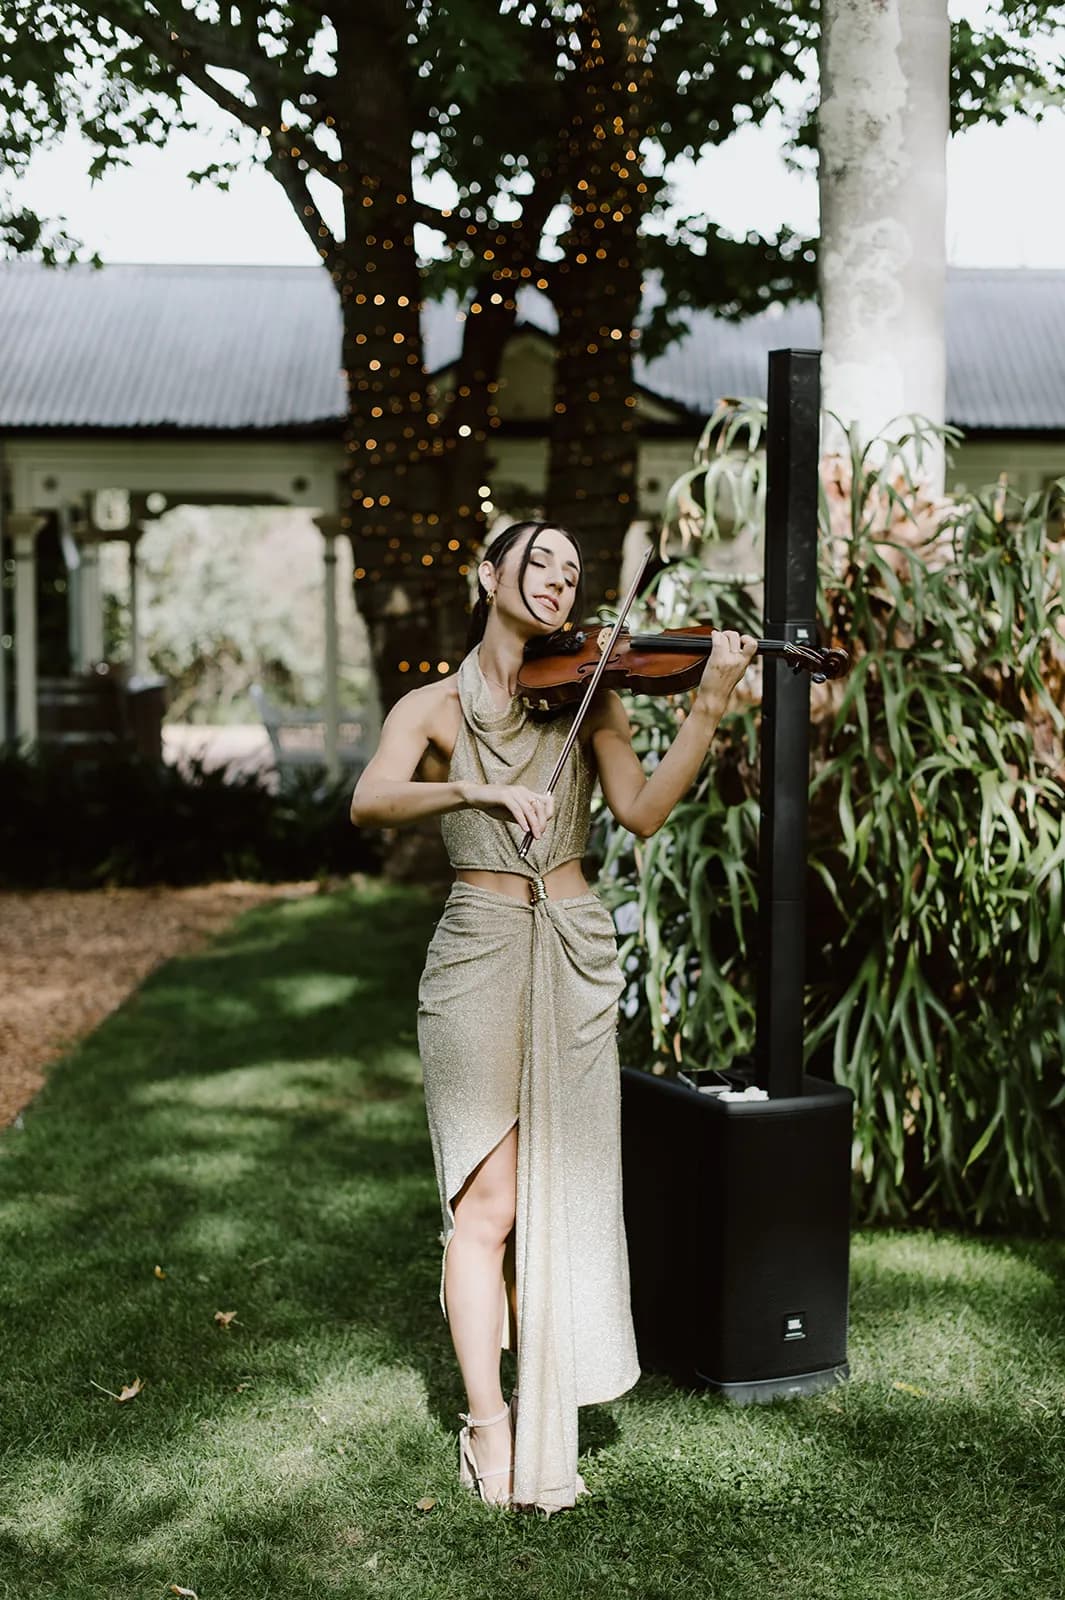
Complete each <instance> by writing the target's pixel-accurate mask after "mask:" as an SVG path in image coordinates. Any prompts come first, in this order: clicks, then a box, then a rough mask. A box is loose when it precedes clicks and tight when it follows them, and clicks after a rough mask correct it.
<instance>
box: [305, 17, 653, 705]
mask: <svg viewBox="0 0 1065 1600" xmlns="http://www.w3.org/2000/svg"><path fill="white" fill-rule="evenodd" d="M603 9H604V7H603V6H600V5H597V4H595V3H594V0H589V3H588V4H587V5H585V7H584V8H583V11H582V14H581V18H580V22H579V24H577V25H576V27H575V33H576V36H577V37H578V39H579V40H580V50H579V53H578V57H577V66H578V70H579V74H580V78H581V80H582V89H583V97H582V99H581V100H580V101H579V102H578V104H579V106H580V109H579V110H578V111H577V112H576V113H575V114H573V115H572V116H571V117H570V119H569V121H568V124H567V126H566V127H565V128H564V129H563V130H561V133H560V155H561V158H562V159H563V160H564V161H565V162H566V163H567V164H568V173H569V184H568V189H569V192H568V199H569V205H570V214H571V226H570V230H569V234H568V235H567V240H568V248H567V250H566V254H565V256H564V258H563V259H562V260H561V261H560V262H558V263H556V264H553V265H552V266H551V267H549V268H547V269H546V270H545V269H544V267H543V265H542V264H541V263H540V262H539V261H537V260H535V259H533V258H534V257H535V251H536V249H538V241H535V242H533V245H532V248H530V241H529V240H527V239H522V238H521V237H520V225H519V226H518V227H517V228H516V227H515V226H514V225H507V226H502V225H500V224H499V223H498V221H496V220H495V219H493V218H492V217H491V215H490V214H489V212H488V210H487V208H486V207H485V206H484V205H482V204H480V203H479V202H478V201H477V200H476V199H475V197H474V196H473V194H472V193H471V194H468V195H467V196H466V197H465V198H464V199H463V200H462V201H461V202H460V204H459V205H458V206H456V207H455V208H454V210H453V211H452V210H447V209H445V210H444V211H443V212H442V213H441V218H442V220H443V221H444V222H445V223H446V224H448V226H449V228H450V233H449V238H450V240H451V242H452V245H453V248H458V249H461V250H462V251H463V252H464V253H465V256H466V259H467V261H468V262H469V263H470V264H472V265H474V266H475V267H476V268H477V269H478V270H479V272H480V285H481V286H480V289H479V291H478V292H477V293H476V294H475V296H474V298H473V300H472V301H471V302H470V303H469V304H468V305H467V306H466V308H465V310H464V311H462V312H460V313H459V317H460V321H462V322H466V321H468V320H469V319H472V318H477V317H481V316H483V315H484V314H485V313H486V312H488V313H489V314H491V313H492V312H493V311H495V310H499V311H502V312H508V313H514V312H515V311H516V296H517V293H518V290H519V288H520V287H521V286H522V285H523V284H528V285H531V286H535V287H536V288H537V289H539V290H541V291H544V292H548V293H550V294H553V297H554V298H555V300H556V304H557V305H558V306H559V311H560V336H559V341H558V346H557V356H556V360H557V373H556V387H555V396H554V401H553V406H554V410H553V417H554V421H553V424H552V435H553V442H552V448H553V449H555V450H558V449H562V450H563V452H564V457H565V466H566V467H567V468H568V469H570V471H571V472H574V473H580V472H582V471H587V469H588V468H589V467H593V466H597V465H598V466H599V467H600V468H603V467H606V468H607V469H608V470H609V471H610V472H611V473H612V474H613V476H614V477H617V478H618V479H619V482H618V483H617V484H616V485H615V486H614V487H613V489H612V490H611V498H612V499H613V501H614V503H615V504H616V505H618V506H631V504H632V502H633V498H634V488H633V484H632V482H631V473H632V471H633V460H634V458H633V452H632V451H631V450H626V451H624V452H623V454H624V459H622V460H620V461H617V460H614V459H612V457H611V454H610V452H609V450H607V449H605V448H604V447H603V445H602V444H599V446H598V451H596V450H592V449H590V448H589V444H590V441H592V440H593V438H594V436H595V435H596V434H597V433H599V434H600V435H603V433H604V431H605V430H604V429H603V427H602V424H601V423H600V422H599V421H598V420H597V418H596V417H595V416H593V415H592V414H591V413H592V411H593V410H594V409H595V408H596V407H599V406H605V407H608V408H610V407H616V406H617V405H618V404H619V403H620V404H621V405H623V407H624V409H625V412H626V415H624V417H623V418H622V419H621V420H620V422H619V424H618V431H619V432H620V433H622V434H624V435H625V436H628V435H631V434H632V433H633V430H634V429H635V409H636V405H637V400H636V396H635V394H634V393H633V392H632V348H633V346H634V344H635V338H636V336H635V334H634V333H632V332H630V331H628V329H631V317H630V318H628V319H624V320H623V319H622V318H620V317H617V318H613V319H611V317H610V315H609V309H607V310H606V312H605V313H604V311H603V304H604V301H608V300H609V299H610V297H611V296H613V295H614V294H615V293H616V292H617V286H616V285H615V283H614V282H612V281H609V279H608V281H606V282H605V283H604V282H602V278H603V274H604V272H607V273H615V274H621V275H623V276H625V275H627V276H631V275H632V273H633V272H634V271H635V274H636V280H637V295H638V277H639V267H638V263H637V262H636V260H635V250H634V249H632V250H631V251H629V253H625V252H624V251H623V252H622V253H621V254H620V255H619V254H615V255H614V256H613V259H612V258H611V250H610V249H609V248H608V245H609V244H611V243H612V241H613V239H614V238H615V237H616V230H617V228H618V227H619V226H621V228H622V230H623V231H622V238H623V240H624V241H626V242H627V241H628V240H629V239H630V238H631V237H633V236H634V233H635V228H636V226H637V225H638V219H639V215H640V211H641V201H642V196H644V195H646V193H647V185H646V183H645V182H644V180H643V175H642V172H641V170H640V164H639V155H638V149H639V141H640V139H641V138H642V130H641V128H640V119H641V114H642V112H643V110H644V107H645V103H646V100H647V93H646V91H647V85H648V83H649V81H650V66H649V63H648V59H647V41H646V39H644V38H641V37H640V36H639V35H638V34H637V33H635V32H633V31H631V28H630V26H629V24H628V23H627V22H625V21H624V20H619V21H618V22H617V23H616V29H617V37H616V39H613V40H610V46H611V47H610V48H606V47H605V46H604V38H605V31H604V29H603V28H601V27H600V22H599V17H600V13H601V11H602V10H603ZM611 9H615V8H614V7H613V6H612V7H611ZM324 120H325V122H326V124H327V125H329V126H332V125H333V118H332V117H326V118H325V119H324ZM282 132H283V133H287V132H288V130H287V128H285V127H284V125H282ZM286 153H287V154H288V156H289V157H290V158H291V159H292V160H293V161H295V162H297V163H298V164H299V165H300V166H302V165H303V161H302V159H301V158H302V157H303V155H304V152H303V151H302V150H301V147H300V146H299V145H298V144H291V145H289V146H288V149H287V152H286ZM336 170H337V171H338V172H340V173H341V174H344V173H346V172H347V167H346V164H345V163H344V162H339V163H337V164H336ZM578 173H579V175H578ZM412 178H413V175H412V170H411V165H410V155H409V152H407V155H406V160H405V164H404V167H403V170H402V171H401V172H399V173H398V181H396V182H394V183H387V182H385V181H384V180H383V179H382V178H381V177H379V176H376V175H373V174H369V173H364V174H362V176H361V177H360V178H359V179H358V181H357V182H353V181H351V180H350V179H348V180H347V181H346V182H344V196H345V228H346V237H347V240H348V242H349V247H350V244H351V243H352V242H354V241H356V240H357V241H358V248H357V252H354V253H355V254H357V258H358V259H357V265H356V264H353V263H352V254H353V252H351V251H350V248H349V249H338V248H337V247H336V245H335V244H333V243H331V236H330V234H329V230H328V229H327V228H325V227H324V226H322V227H320V228H319V229H318V232H319V235H320V237H321V239H322V243H321V245H320V254H321V257H322V259H323V261H325V262H326V263H327V265H329V266H330V269H331V275H332V278H333V282H334V284H335V285H336V288H337V292H338V295H339V298H340V302H341V306H342V311H343V325H344V334H343V357H342V359H343V373H344V377H345V379H346V381H347V385H348V394H349V407H348V425H347V429H346V432H345V437H344V447H345V452H346V455H347V458H348V461H349V472H348V482H349V493H350V498H349V504H348V506H347V508H346V509H345V511H344V512H343V513H342V515H341V518H340V525H341V528H342V529H343V530H344V531H345V532H347V533H348V534H349V535H354V537H355V539H356V562H357V564H356V566H355V569H354V579H355V581H356V582H357V583H360V584H361V585H362V586H363V595H364V599H363V601H362V602H361V603H360V609H361V610H362V611H363V613H364V615H365V616H366V618H367V621H368V623H370V624H371V625H372V624H374V623H375V622H378V621H379V620H380V619H381V618H382V617H383V616H384V615H386V614H387V615H388V616H389V622H390V627H391V634H390V637H391V640H392V642H393V645H394V647H398V648H399V649H400V650H401V651H402V648H403V644H404V642H407V643H408V648H407V649H406V651H405V652H403V653H401V654H399V655H398V656H397V657H396V658H395V670H396V671H397V672H398V673H400V674H405V675H409V674H412V673H417V674H419V675H424V676H428V675H430V674H433V673H435V674H439V675H445V674H447V673H448V672H450V671H451V670H452V666H451V662H450V660H449V659H446V658H441V659H437V660H435V661H434V660H432V659H431V658H429V657H426V656H425V655H424V654H420V653H419V655H420V658H419V659H416V658H415V652H413V651H411V650H410V648H409V644H413V643H414V641H415V639H416V638H417V639H419V640H420V641H421V642H422V643H423V647H424V641H425V639H426V638H427V637H431V634H430V633H429V632H428V629H429V628H430V627H431V626H432V623H433V620H434V619H433V606H432V601H433V597H434V596H435V595H436V594H437V593H438V592H440V586H441V582H442V580H443V578H444V575H445V573H449V572H455V575H456V576H457V577H458V578H459V579H461V580H466V581H467V582H468V578H469V574H470V572H471V570H472V567H473V565H474V564H475V561H476V558H477V555H478V553H479V551H480V550H481V548H482V547H483V543H484V534H485V529H486V525H487V519H488V517H489V516H490V515H491V513H492V511H493V510H494V503H493V501H492V494H491V485H490V482H489V481H488V479H487V476H483V478H482V481H481V482H480V484H479V487H478V489H477V493H476V495H475V496H474V495H472V494H471V495H469V496H468V498H467V501H466V503H463V504H459V505H457V506H454V507H451V508H449V510H450V513H451V514H453V515H454V516H455V517H456V518H457V519H458V523H459V524H462V523H464V522H465V523H468V524H469V526H468V528H466V529H461V528H460V529H458V530H456V531H459V532H461V533H462V534H463V536H462V537H455V536H452V537H445V534H446V531H447V520H448V519H447V518H446V517H444V516H442V515H441V514H440V512H438V511H430V510H428V509H424V507H425V502H426V501H427V500H431V499H432V490H433V488H435V487H437V486H438V485H439V483H440V481H441V479H440V469H441V468H442V467H443V466H444V464H445V463H446V461H447V460H448V459H449V457H450V454H451V453H452V452H455V451H458V450H461V449H464V448H466V447H467V446H470V447H472V448H474V449H475V450H476V451H477V452H478V455H477V457H476V458H475V459H476V460H477V461H478V462H479V463H480V465H481V466H482V468H483V467H485V466H487V462H486V461H485V459H484V458H485V446H486V445H487V443H488V441H489V440H490V438H491V437H492V435H493V434H494V433H495V431H496V430H498V429H499V428H500V426H501V424H502V417H501V415H500V410H499V391H500V382H499V381H498V375H497V376H495V377H491V378H490V377H488V374H487V372H478V373H477V374H476V378H477V380H480V383H479V386H478V387H477V389H476V392H475V391H474V389H472V388H471V385H470V384H468V383H464V384H459V385H458V386H457V387H456V388H455V390H454V392H453V394H452V395H451V396H446V395H443V394H438V393H436V392H435V390H434V388H433V386H432V385H431V382H430V380H429V377H428V374H427V373H426V371H425V368H424V363H423V359H422V343H421V327H420V319H421V316H422V311H423V300H422V298H421V293H420V288H421V284H420V275H419V272H418V267H417V261H416V257H415V253H414V236H413V226H414V224H413V220H412V219H413V216H414V212H415V209H416V208H415V207H414V205H413V202H412V200H411V192H412V187H413V182H412ZM312 212H313V207H311V206H307V207H306V208H305V215H307V216H308V217H310V216H311V214H312ZM608 227H609V228H610V232H608ZM571 273H572V274H574V277H573V279H572V280H571V283H570V285H567V284H566V282H565V279H566V276H567V274H571ZM548 274H550V276H548ZM378 278H379V280H380V287H377V284H376V282H375V280H376V279H378ZM574 290H575V291H576V292H574ZM585 301H587V302H588V304H587V305H586V304H585V303H584V302H585ZM593 303H594V305H595V307H596V309H595V310H594V311H593V310H592V304H593ZM590 317H591V319H592V321H589V318H590ZM596 318H598V320H595V319H596ZM626 321H627V327H626ZM563 325H564V327H565V328H566V329H575V330H576V337H575V338H570V339H569V340H568V341H567V338H566V334H565V332H564V331H563ZM578 340H579V344H578ZM589 363H591V368H592V370H590V371H582V370H581V367H582V365H583V366H585V367H587V366H588V364H589ZM619 386H620V387H621V388H623V389H624V391H625V392H624V393H620V394H619V392H618V391H619ZM458 402H464V405H463V406H459V404H458ZM452 408H453V409H454V411H455V412H456V413H457V414H462V412H463V411H465V413H466V420H463V421H461V422H458V423H456V424H455V425H454V426H449V412H450V411H451V409H452ZM571 418H572V420H573V424H574V425H573V427H568V426H567V421H568V420H569V419H571ZM615 455H616V452H615ZM615 466H617V467H618V468H619V472H618V473H616V474H615V473H614V467H615ZM475 479H476V474H474V477H473V478H471V481H475ZM621 479H627V480H628V481H626V482H621V481H620V480H621ZM403 480H406V482H404V481H403ZM412 480H413V481H412ZM415 483H416V484H417V486H416V487H415V486H414V485H415ZM597 493H600V491H591V492H589V490H588V489H587V488H586V487H584V486H582V485H580V484H578V485H577V486H576V488H575V493H574V498H575V500H577V501H582V502H585V503H586V504H594V503H595V496H596V494H597ZM412 502H413V505H415V506H418V507H419V509H413V508H412ZM578 531H580V529H579V527H578ZM598 554H599V558H600V560H603V561H606V560H608V559H609V558H610V557H611V555H614V554H616V552H613V551H611V550H610V548H609V546H608V545H604V544H602V543H601V542H600V545H599V550H598ZM390 575H394V577H395V578H396V579H402V584H403V588H404V591H405V595H406V600H405V604H404V608H403V614H402V615H396V613H395V611H391V612H389V611H388V606H389V603H390V602H389V596H390V594H391V592H392V588H393V586H392V585H390V584H389V583H388V581H387V580H388V579H389V577H390ZM615 595H616V591H615V590H612V589H607V590H606V597H607V598H608V599H611V598H614V597H615ZM439 609H440V610H444V609H446V608H439ZM437 620H438V621H439V617H438V618H437ZM405 636H406V637H405Z"/></svg>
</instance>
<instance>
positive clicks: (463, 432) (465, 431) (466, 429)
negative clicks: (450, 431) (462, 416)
mask: <svg viewBox="0 0 1065 1600" xmlns="http://www.w3.org/2000/svg"><path fill="white" fill-rule="evenodd" d="M472 432H473V429H472V428H471V427H470V426H469V424H468V423H466V422H464V423H463V424H462V427H461V428H460V429H459V438H460V439H468V438H469V436H470V434H471V433H472Z"/></svg>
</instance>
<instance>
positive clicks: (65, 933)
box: [0, 882, 319, 1127]
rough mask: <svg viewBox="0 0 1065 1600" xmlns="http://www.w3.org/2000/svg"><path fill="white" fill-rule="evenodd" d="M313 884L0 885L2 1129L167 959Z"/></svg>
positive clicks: (306, 890)
mask: <svg viewBox="0 0 1065 1600" xmlns="http://www.w3.org/2000/svg"><path fill="white" fill-rule="evenodd" d="M318 890H319V885H318V884H317V883H315V882H311V883H239V882H237V883H211V884H201V885H197V886H195V887H192V888H187V889H171V888H164V887H155V888H150V889H96V890H91V891H88V892H82V893H74V892H69V891H67V890H64V889H41V890H31V891H26V892H14V891H4V892H0V995H2V996H3V1003H2V1005H0V1127H4V1126H6V1125H7V1124H8V1123H10V1122H13V1121H14V1119H15V1117H16V1116H17V1115H18V1113H19V1111H20V1110H21V1109H22V1107H23V1106H24V1105H25V1104H26V1103H27V1101H29V1100H30V1099H32V1097H33V1096H34V1095H35V1094H36V1093H37V1090H38V1089H39V1088H40V1086H41V1084H42V1083H43V1082H44V1078H45V1069H46V1067H47V1065H48V1063H49V1062H50V1061H52V1060H54V1059H55V1058H56V1057H57V1056H60V1055H63V1054H64V1053H65V1052H66V1051H67V1050H69V1049H70V1048H71V1046H72V1045H74V1044H76V1043H77V1041H78V1040H79V1039H80V1038H81V1037H82V1036H83V1035H84V1034H86V1033H90V1032H91V1031H92V1029H93V1028H95V1027H96V1026H97V1025H98V1024H99V1023H100V1022H102V1021H103V1019H104V1017H106V1016H107V1014H108V1013H109V1012H111V1011H113V1010H114V1009H115V1007H116V1006H118V1005H120V1004H121V1002H122V1001H123V1000H124V999H125V998H126V996H127V995H128V994H129V993H130V991H131V990H133V989H135V988H136V987H137V985H138V984H139V983H142V982H143V981H144V979H145V978H146V977H147V976H148V974H149V972H151V971H152V969H153V968H154V967H157V966H159V965H160V963H161V962H163V961H168V960H169V959H170V957H171V956H176V955H186V954H188V953H190V952H192V951H195V950H198V949H200V948H202V946H203V945H204V944H206V943H207V941H208V940H209V939H210V938H211V937H212V935H214V934H216V933H218V932H220V931H221V929H223V928H224V927H226V925H227V924H228V923H230V922H232V921H233V919H234V917H236V916H238V915H239V914H240V913H241V912H242V911H247V910H248V909H249V908H250V907H252V906H257V905H262V904H263V902H264V901H268V900H291V899H299V898H302V897H303V896H304V895H309V894H314V893H316V892H318Z"/></svg>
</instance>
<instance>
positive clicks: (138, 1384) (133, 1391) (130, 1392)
mask: <svg viewBox="0 0 1065 1600" xmlns="http://www.w3.org/2000/svg"><path fill="white" fill-rule="evenodd" d="M89 1382H90V1383H91V1384H92V1386H93V1388H94V1389H99V1391H100V1393H101V1394H109V1395H110V1396H111V1399H112V1400H132V1399H134V1398H135V1397H136V1396H137V1395H139V1394H140V1392H141V1390H142V1389H143V1388H144V1379H143V1378H134V1380H133V1382H132V1383H127V1384H126V1386H125V1388H124V1389H123V1390H122V1393H121V1394H116V1393H115V1391H114V1390H113V1389H105V1388H104V1386H103V1384H102V1383H97V1382H96V1379H95V1378H90V1379H89Z"/></svg>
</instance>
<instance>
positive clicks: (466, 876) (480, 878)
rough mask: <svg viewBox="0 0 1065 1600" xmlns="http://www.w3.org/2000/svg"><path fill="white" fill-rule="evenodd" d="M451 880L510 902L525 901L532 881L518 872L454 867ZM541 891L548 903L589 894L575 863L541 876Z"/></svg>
mask: <svg viewBox="0 0 1065 1600" xmlns="http://www.w3.org/2000/svg"><path fill="white" fill-rule="evenodd" d="M455 877H456V879H457V881H458V882H459V883H472V884H474V885H475V886H476V887H477V888H480V889H492V890H494V892H495V893H496V894H508V895H510V897H511V898H512V899H514V900H528V898H529V885H530V883H531V881H532V880H531V879H530V878H527V877H524V876H523V875H522V874H521V873H520V872H490V871H488V870H487V869H486V868H481V867H458V868H456V871H455ZM544 888H545V889H546V890H547V897H548V899H549V900H563V899H568V898H569V897H570V896H571V895H578V894H588V893H590V889H589V886H588V880H587V879H586V878H585V876H584V873H583V872H582V871H581V864H580V862H579V861H563V862H562V864H561V865H560V866H557V867H553V868H552V869H551V871H550V872H548V873H547V874H545V876H544Z"/></svg>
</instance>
